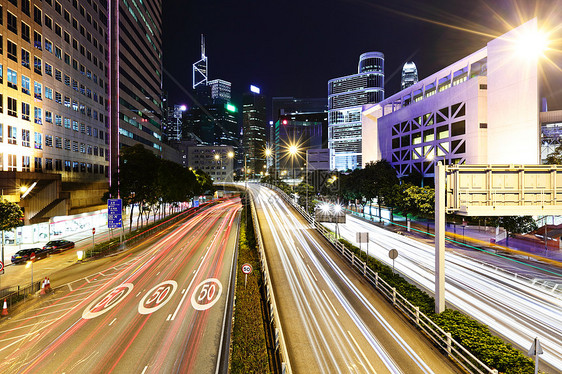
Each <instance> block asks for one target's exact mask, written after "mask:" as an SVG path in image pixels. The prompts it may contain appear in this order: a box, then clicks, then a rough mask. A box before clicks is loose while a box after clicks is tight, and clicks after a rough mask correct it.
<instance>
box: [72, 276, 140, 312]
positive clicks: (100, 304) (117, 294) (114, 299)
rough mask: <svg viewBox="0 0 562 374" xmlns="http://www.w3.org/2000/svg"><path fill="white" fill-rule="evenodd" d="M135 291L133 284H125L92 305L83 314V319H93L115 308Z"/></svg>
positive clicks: (97, 299) (102, 296)
mask: <svg viewBox="0 0 562 374" xmlns="http://www.w3.org/2000/svg"><path fill="white" fill-rule="evenodd" d="M132 290H133V284H132V283H124V284H122V285H120V286H117V287H115V288H114V289H112V290H111V291H109V292H108V293H106V294H104V295H101V296H100V297H98V298H96V299H95V300H94V301H92V302H91V303H90V305H88V306H87V307H86V309H84V312H82V318H84V319H92V318H96V317H98V316H101V315H102V314H104V313H106V312H108V311H110V310H111V309H113V308H115V306H116V305H117V304H119V303H120V302H121V301H123V299H124V298H125V297H126V296H127V295H128V294H129V293H130V292H131V291H132Z"/></svg>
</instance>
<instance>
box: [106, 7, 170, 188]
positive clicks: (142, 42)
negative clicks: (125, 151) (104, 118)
mask: <svg viewBox="0 0 562 374" xmlns="http://www.w3.org/2000/svg"><path fill="white" fill-rule="evenodd" d="M108 3H109V4H110V5H109V6H110V12H109V13H110V15H111V17H110V51H109V54H110V67H111V68H110V71H109V74H110V77H109V79H110V95H109V97H110V98H111V124H110V130H111V132H110V135H111V136H110V146H111V147H110V148H111V152H112V153H111V160H110V167H111V171H112V176H114V175H116V172H117V171H118V165H119V159H118V157H119V149H121V148H122V147H129V146H133V145H136V144H142V145H143V146H145V147H146V148H148V149H151V150H152V151H154V152H156V153H160V152H161V151H162V135H161V134H162V70H163V68H162V1H161V0H143V2H142V6H134V7H131V6H130V5H129V4H128V2H127V1H125V0H119V1H110V2H108ZM147 167H148V166H147ZM112 183H113V181H112Z"/></svg>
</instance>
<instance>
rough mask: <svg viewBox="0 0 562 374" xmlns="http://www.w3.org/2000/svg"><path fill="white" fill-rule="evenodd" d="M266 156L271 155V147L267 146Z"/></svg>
mask: <svg viewBox="0 0 562 374" xmlns="http://www.w3.org/2000/svg"><path fill="white" fill-rule="evenodd" d="M265 156H266V157H269V156H271V148H266V149H265Z"/></svg>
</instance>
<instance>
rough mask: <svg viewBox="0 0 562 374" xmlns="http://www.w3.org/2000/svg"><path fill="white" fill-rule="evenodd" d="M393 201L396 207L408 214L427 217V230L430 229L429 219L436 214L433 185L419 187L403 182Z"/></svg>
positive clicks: (408, 215)
mask: <svg viewBox="0 0 562 374" xmlns="http://www.w3.org/2000/svg"><path fill="white" fill-rule="evenodd" d="M395 193H396V196H395V197H394V200H393V202H394V203H395V204H396V207H397V208H398V209H399V210H400V211H401V212H402V213H403V214H404V215H405V216H406V220H409V219H410V217H423V218H427V219H428V221H427V226H428V227H427V231H429V219H430V218H432V216H434V215H435V190H434V189H433V188H431V187H419V186H413V185H411V184H405V183H404V184H403V187H402V189H397V191H396V192H395Z"/></svg>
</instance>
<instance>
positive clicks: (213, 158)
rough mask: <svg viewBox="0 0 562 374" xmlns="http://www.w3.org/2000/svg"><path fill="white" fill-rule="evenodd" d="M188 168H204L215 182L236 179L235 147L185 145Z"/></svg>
mask: <svg viewBox="0 0 562 374" xmlns="http://www.w3.org/2000/svg"><path fill="white" fill-rule="evenodd" d="M185 154H186V156H187V157H186V162H185V165H186V166H187V167H188V168H191V169H194V170H202V171H204V172H205V173H207V174H209V176H210V177H211V178H212V179H213V181H215V182H224V181H231V182H232V181H233V180H234V148H233V147H231V146H228V145H217V146H203V145H196V144H193V143H191V144H190V145H188V146H187V147H185Z"/></svg>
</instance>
